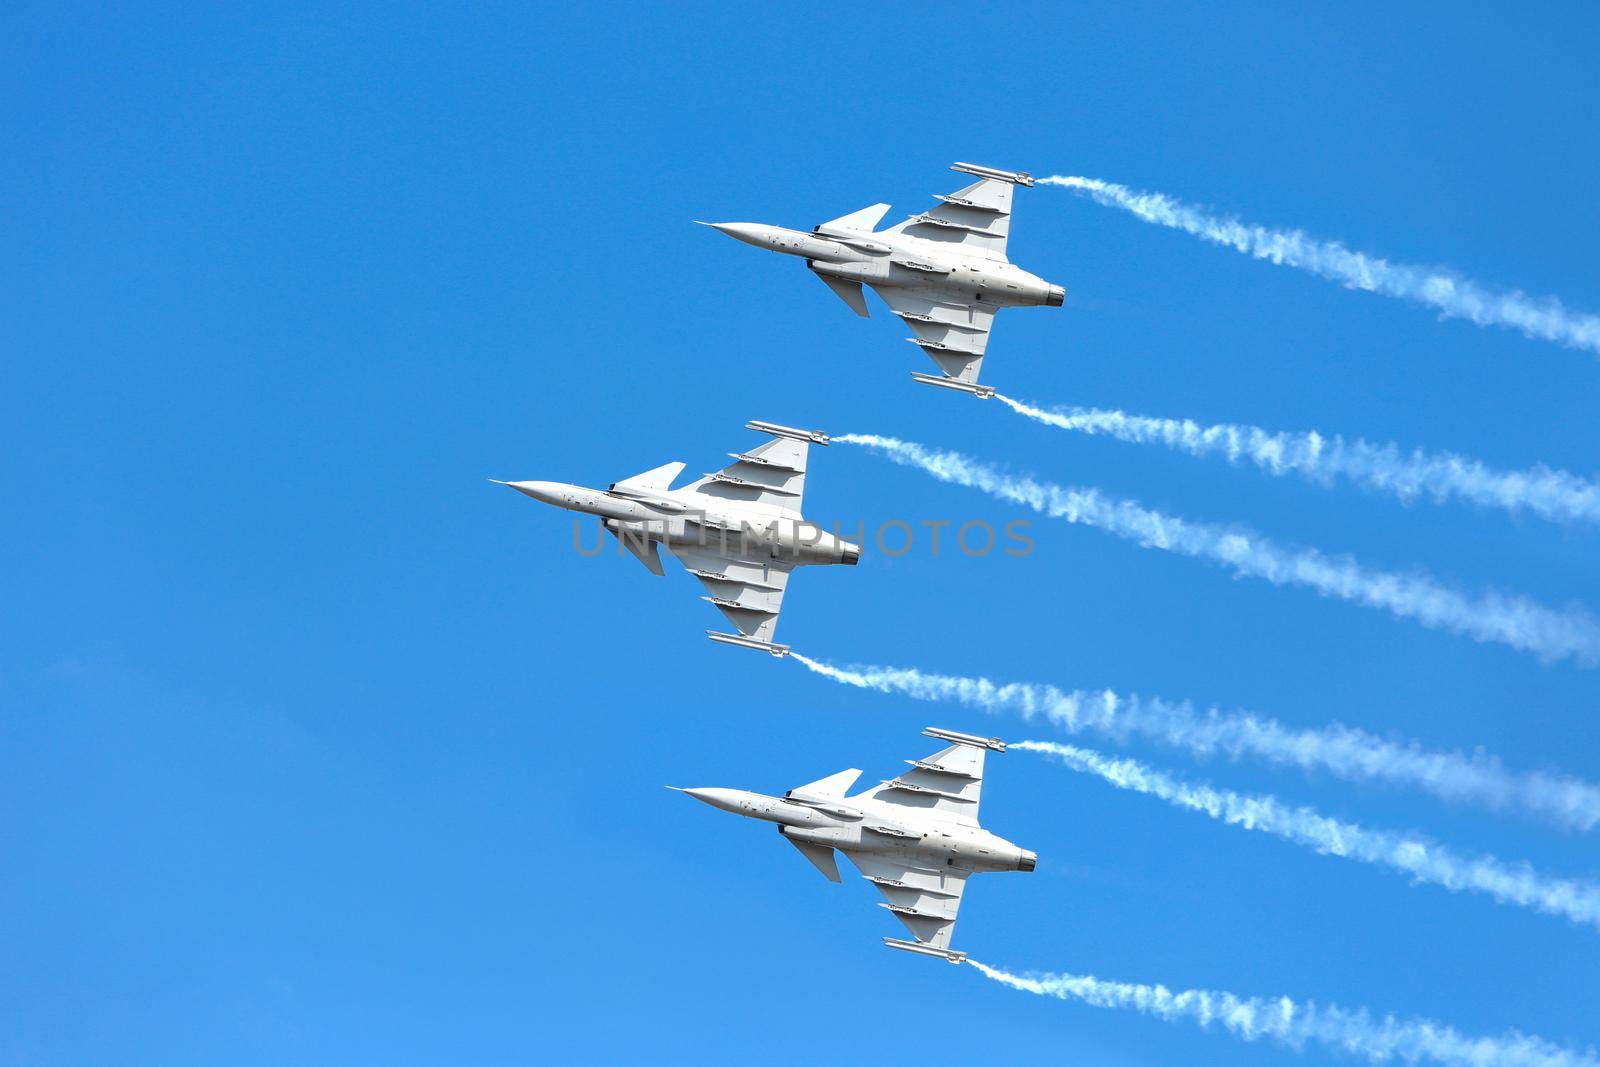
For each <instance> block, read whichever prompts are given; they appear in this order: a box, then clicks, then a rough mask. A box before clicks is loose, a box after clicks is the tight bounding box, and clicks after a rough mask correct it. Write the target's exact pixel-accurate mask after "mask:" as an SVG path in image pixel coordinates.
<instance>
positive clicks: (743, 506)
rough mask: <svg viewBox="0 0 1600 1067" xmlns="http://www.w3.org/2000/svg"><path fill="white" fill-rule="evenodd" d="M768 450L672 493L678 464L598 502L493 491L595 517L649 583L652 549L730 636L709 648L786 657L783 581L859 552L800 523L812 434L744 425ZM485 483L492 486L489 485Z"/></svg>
mask: <svg viewBox="0 0 1600 1067" xmlns="http://www.w3.org/2000/svg"><path fill="white" fill-rule="evenodd" d="M745 425H746V427H747V428H749V429H751V430H759V431H761V432H762V433H766V434H771V435H772V437H773V440H771V441H768V442H766V443H765V444H763V445H760V446H759V447H757V448H753V449H751V450H750V451H748V452H730V453H728V455H730V456H732V457H733V462H732V463H731V464H729V465H728V466H726V467H724V468H722V469H721V470H719V471H716V472H714V473H711V474H707V475H706V476H705V477H703V478H701V479H699V480H698V481H694V482H691V483H689V484H688V485H685V486H682V487H681V488H678V489H673V488H672V483H673V482H674V481H675V480H676V479H677V477H678V475H679V474H681V473H682V472H683V467H684V465H683V464H682V463H668V464H665V465H663V466H660V467H657V468H655V469H654V470H648V471H645V472H644V473H643V474H636V475H634V476H633V477H632V478H627V479H624V480H623V481H620V482H615V483H613V484H612V485H611V487H610V488H609V489H606V490H604V491H603V492H602V491H601V490H598V489H585V488H584V487H582V486H578V485H566V484H563V483H561V482H498V483H497V484H499V485H509V486H510V487H511V488H513V489H515V490H516V491H517V492H519V493H522V494H524V495H526V496H530V497H532V498H533V499H535V500H540V501H543V502H544V503H546V504H554V505H555V506H556V507H558V508H566V509H568V510H569V511H582V512H587V513H588V514H590V515H598V516H599V517H600V525H601V526H602V527H603V528H604V529H606V530H607V531H609V532H610V533H611V534H612V535H613V536H615V537H616V538H617V540H618V541H619V542H620V543H621V545H622V546H623V547H624V548H626V549H627V550H628V551H629V552H631V553H633V555H634V558H636V559H637V560H638V561H639V562H640V563H642V564H644V565H645V567H647V568H649V570H650V572H651V573H652V574H658V575H659V574H662V573H663V571H662V568H661V557H660V556H659V555H658V554H657V551H656V546H657V545H665V546H666V547H667V551H668V552H671V553H672V554H673V555H674V556H676V557H677V559H678V562H679V563H682V564H683V565H684V567H686V568H687V569H688V571H689V573H690V574H692V575H694V576H695V577H696V578H699V579H700V581H701V582H702V583H704V585H705V587H706V590H707V593H708V594H709V595H707V596H703V597H701V598H700V599H702V600H709V601H710V602H711V603H712V604H714V605H716V607H717V609H718V610H720V611H721V612H722V613H723V614H724V615H726V616H727V617H728V621H729V622H731V623H733V625H734V627H735V628H736V629H737V630H738V633H732V634H727V633H718V632H716V631H715V630H707V631H706V636H707V637H709V638H711V639H712V640H713V641H720V642H722V643H724V644H729V645H741V646H743V647H745V648H755V649H760V650H762V651H764V652H770V653H772V654H773V655H774V656H779V657H782V656H786V655H788V654H789V646H788V645H779V644H774V643H773V641H772V634H773V631H774V630H775V629H776V628H777V625H778V610H779V608H780V607H781V606H782V603H783V591H784V588H785V587H786V586H787V585H788V583H789V573H790V572H791V571H793V570H794V569H795V568H796V567H800V566H805V565H806V564H825V563H847V564H854V563H856V562H857V561H858V560H860V559H861V546H860V545H856V544H851V543H850V542H848V541H845V540H843V539H841V538H840V537H839V536H837V535H836V534H833V533H829V532H828V531H826V530H824V529H822V528H821V527H819V526H816V525H813V524H812V523H809V522H807V521H806V520H805V519H804V518H803V517H802V516H801V514H800V500H801V495H802V494H803V493H804V491H805V482H806V453H807V450H808V448H809V446H811V445H813V444H817V445H825V444H827V443H828V435H827V434H825V433H823V432H822V431H820V430H796V429H793V428H792V427H789V426H779V425H777V424H776V423H771V422H756V421H752V422H748V423H746V424H745ZM491 480H492V479H491Z"/></svg>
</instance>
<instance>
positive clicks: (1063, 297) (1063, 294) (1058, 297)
mask: <svg viewBox="0 0 1600 1067" xmlns="http://www.w3.org/2000/svg"><path fill="white" fill-rule="evenodd" d="M1066 302H1067V291H1066V290H1065V289H1063V288H1062V287H1061V286H1059V285H1052V286H1051V287H1050V291H1049V293H1047V294H1046V295H1045V298H1044V306H1045V307H1052V308H1058V307H1060V306H1061V305H1062V304H1065V303H1066Z"/></svg>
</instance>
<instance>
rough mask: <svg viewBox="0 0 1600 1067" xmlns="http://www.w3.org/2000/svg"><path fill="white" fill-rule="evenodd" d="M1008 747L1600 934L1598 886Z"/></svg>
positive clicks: (1029, 747) (1064, 755) (1135, 765)
mask: <svg viewBox="0 0 1600 1067" xmlns="http://www.w3.org/2000/svg"><path fill="white" fill-rule="evenodd" d="M1008 747H1009V748H1012V749H1015V750H1018V751H1021V752H1042V753H1045V754H1046V755H1049V756H1053V757H1055V758H1056V759H1058V760H1060V761H1061V762H1062V763H1064V764H1066V765H1067V766H1068V767H1070V768H1072V769H1073V770H1075V771H1082V772H1084V773H1086V774H1092V775H1095V776H1096V777H1098V778H1100V779H1102V780H1103V781H1106V782H1108V783H1110V784H1111V785H1114V786H1116V787H1117V788H1118V789H1127V790H1130V791H1132V792H1135V793H1143V794H1144V795H1146V796H1152V797H1156V798H1157V799H1159V800H1165V801H1166V802H1167V803H1169V804H1172V805H1174V806H1176V807H1180V808H1187V809H1189V810H1190V811H1198V812H1200V813H1202V814H1204V815H1208V816H1210V817H1211V818H1213V819H1216V820H1217V821H1218V822H1222V823H1226V824H1228V825H1229V826H1239V827H1242V828H1244V829H1246V830H1260V831H1262V832H1263V833H1268V834H1272V835H1273V836H1274V837H1279V838H1282V839H1284V840H1285V841H1292V842H1294V843H1295V844H1297V845H1302V846H1304V847H1306V848H1309V849H1313V850H1314V851H1316V852H1320V853H1322V854H1324V855H1330V856H1342V857H1344V858H1346V859H1352V860H1356V861H1358V862H1360V863H1370V864H1374V865H1377V866H1380V867H1389V868H1391V869H1393V870H1396V871H1399V872H1401V873H1402V874H1406V875H1409V876H1410V877H1411V878H1412V879H1413V880H1414V881H1417V882H1426V883H1428V884H1430V885H1437V886H1443V887H1444V888H1446V889H1449V890H1453V891H1457V892H1462V891H1465V892H1471V893H1482V894H1484V895H1486V896H1489V897H1492V898H1493V899H1495V900H1497V901H1499V902H1500V903H1502V904H1515V905H1517V906H1519V907H1524V908H1530V909H1532V910H1534V911H1540V912H1544V913H1545V914H1547V915H1559V916H1561V917H1562V918H1565V919H1570V920H1571V921H1573V922H1575V923H1586V924H1588V925H1590V926H1593V927H1596V928H1600V885H1597V884H1595V883H1591V882H1581V881H1576V880H1573V879H1562V878H1548V877H1545V876H1544V875H1541V874H1539V873H1538V872H1537V871H1535V870H1534V869H1533V868H1532V867H1530V866H1528V865H1527V864H1526V863H1517V864H1508V863H1504V862H1502V861H1500V860H1498V859H1496V858H1494V857H1493V856H1461V855H1457V854H1456V853H1454V852H1453V851H1451V850H1450V849H1449V848H1447V847H1445V846H1444V845H1441V844H1439V843H1438V842H1436V841H1431V840H1429V839H1428V838H1425V837H1421V836H1418V835H1416V834H1398V833H1394V832H1392V831H1389V830H1372V829H1368V828H1367V827H1364V826H1358V825H1356V824H1355V823H1348V822H1341V821H1339V820H1337V819H1330V818H1328V817H1327V816H1325V815H1321V814H1318V813H1317V812H1315V811H1313V810H1312V809H1310V808H1304V807H1300V808H1291V807H1289V806H1287V805H1285V804H1284V803H1282V802H1281V801H1279V800H1278V799H1277V798H1276V797H1271V796H1245V795H1243V794H1240V793H1234V792H1231V791H1229V790H1225V789H1214V788H1212V787H1211V786H1208V785H1196V784H1193V783H1190V782H1185V781H1183V780H1181V779H1179V778H1177V777H1174V776H1173V775H1169V774H1166V773H1164V772H1162V771H1158V770H1156V769H1154V768H1152V767H1147V766H1145V765H1144V764H1142V763H1140V762H1138V761H1137V760H1130V759H1113V758H1111V757H1108V756H1103V755H1101V754H1100V753H1098V752H1093V751H1090V750H1089V749H1086V748H1078V747H1077V746H1075V745H1061V744H1056V743H1055V742H1053V741H1015V742H1012V743H1010V744H1009V745H1008Z"/></svg>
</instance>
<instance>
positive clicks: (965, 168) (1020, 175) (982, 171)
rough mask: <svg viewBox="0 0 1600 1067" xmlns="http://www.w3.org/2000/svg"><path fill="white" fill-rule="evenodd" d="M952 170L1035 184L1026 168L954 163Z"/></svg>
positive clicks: (1024, 183) (1005, 180)
mask: <svg viewBox="0 0 1600 1067" xmlns="http://www.w3.org/2000/svg"><path fill="white" fill-rule="evenodd" d="M950 169H951V170H958V171H960V172H961V173H963V174H971V175H974V176H976V177H979V178H994V179H996V180H998V181H1003V182H1011V183H1012V184H1013V185H1029V186H1031V185H1032V184H1033V175H1031V174H1029V173H1028V172H1027V171H1025V170H1000V169H999V168H998V167H984V166H980V165H978V164H977V163H952V164H950Z"/></svg>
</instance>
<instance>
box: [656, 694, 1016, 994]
mask: <svg viewBox="0 0 1600 1067" xmlns="http://www.w3.org/2000/svg"><path fill="white" fill-rule="evenodd" d="M922 732H923V733H924V734H926V735H927V736H929V737H936V738H938V739H939V740H941V741H949V742H952V743H951V745H950V746H949V747H948V748H943V749H940V750H939V751H938V752H935V753H934V754H933V755H931V756H929V757H928V758H927V759H919V760H907V761H906V762H907V763H909V764H910V765H911V769H910V770H909V771H907V772H905V773H904V774H902V775H900V776H899V777H898V778H891V779H889V780H887V781H885V782H883V783H881V784H879V785H875V786H873V787H872V788H871V789H868V790H867V791H865V792H863V793H858V794H856V795H855V796H853V797H847V796H845V792H846V791H847V790H848V789H849V788H850V787H851V786H852V785H854V784H855V780H856V779H857V778H858V777H860V776H861V772H860V771H858V770H848V771H840V772H839V773H838V774H834V775H829V776H828V777H827V778H823V779H821V780H820V781H815V782H812V783H811V784H810V785H803V786H800V787H799V788H797V789H791V790H789V791H788V792H787V793H785V794H784V795H783V796H782V797H769V796H763V795H762V794H760V793H749V792H746V791H745V790H743V789H682V790H680V792H684V793H687V794H689V795H690V796H692V797H694V798H695V799H696V800H701V801H704V802H705V803H707V804H710V805H711V806H712V807H714V808H721V809H722V810H723V811H731V812H733V813H734V814H735V815H743V816H746V817H748V818H752V819H764V820H766V821H767V822H775V823H777V824H778V832H779V833H780V834H782V835H783V836H784V837H785V838H787V839H788V840H789V843H790V844H792V845H794V847H795V848H797V849H799V850H800V853H801V854H802V855H803V856H805V858H806V859H808V860H810V861H811V863H812V865H813V866H815V867H816V868H817V870H819V871H821V872H822V873H823V875H824V877H826V878H827V879H828V880H829V881H833V882H837V881H839V866H838V864H837V863H836V862H835V861H834V855H833V853H834V850H835V849H837V850H838V851H840V852H843V853H844V854H845V855H846V856H848V857H850V862H851V863H854V864H855V865H856V867H857V869H859V870H860V871H861V876H862V877H863V878H865V879H866V880H867V881H869V882H871V883H872V884H873V885H875V886H877V887H878V890H879V891H880V892H882V893H883V895H884V896H885V897H886V898H888V899H887V901H886V902H885V903H884V904H882V905H881V907H885V908H888V909H889V910H890V911H892V912H894V914H895V917H896V918H898V919H899V920H900V921H901V922H903V923H905V925H906V928H907V929H908V930H910V931H911V933H912V936H913V937H914V938H915V940H913V941H905V940H901V939H900V938H895V937H886V938H884V939H883V943H884V944H885V945H888V946H889V947H890V948H898V949H904V950H905V951H907V952H920V953H922V954H923V955H927V956H940V957H943V958H944V959H946V960H949V961H950V962H951V963H960V962H961V961H962V960H964V959H966V958H967V954H966V953H965V952H956V951H954V950H952V949H951V948H950V934H951V932H952V931H953V930H954V929H955V925H956V909H957V908H959V907H960V906H961V891H962V890H963V889H965V888H966V885H967V878H968V877H969V876H970V875H974V874H977V873H979V872H981V871H1031V870H1033V869H1034V867H1035V866H1036V865H1037V863H1038V860H1039V858H1038V856H1036V855H1035V854H1034V853H1032V852H1029V851H1028V850H1027V849H1025V848H1018V847H1017V846H1016V845H1013V844H1012V843H1011V842H1009V841H1006V840H1004V839H1003V838H1000V837H996V836H995V835H994V834H991V833H990V832H989V831H987V830H985V829H983V828H982V827H981V826H979V825H978V796H979V794H980V793H981V792H982V790H983V757H984V754H985V753H986V752H991V751H992V752H1004V751H1005V750H1006V746H1005V742H1003V741H1001V740H999V739H998V738H993V737H987V738H986V737H975V736H973V735H972V734H960V733H956V732H955V731H954V730H941V729H939V728H937V727H933V726H930V727H928V728H927V729H926V730H923V731H922ZM668 788H669V789H678V787H677V786H668Z"/></svg>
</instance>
